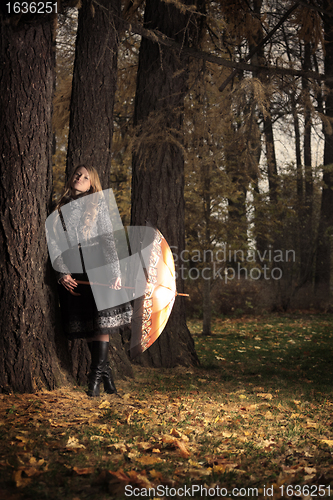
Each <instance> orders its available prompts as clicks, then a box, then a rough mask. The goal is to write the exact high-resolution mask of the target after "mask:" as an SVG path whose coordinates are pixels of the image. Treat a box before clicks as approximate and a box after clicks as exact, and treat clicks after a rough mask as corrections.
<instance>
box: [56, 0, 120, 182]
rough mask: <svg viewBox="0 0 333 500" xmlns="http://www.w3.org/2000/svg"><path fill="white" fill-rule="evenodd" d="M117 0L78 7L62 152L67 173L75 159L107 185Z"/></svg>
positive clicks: (91, 0) (88, 1) (86, 0)
mask: <svg viewBox="0 0 333 500" xmlns="http://www.w3.org/2000/svg"><path fill="white" fill-rule="evenodd" d="M119 16H120V0H111V1H110V0H99V1H98V2H95V1H94V0H83V1H82V7H81V8H80V10H79V19H78V29H77V38H76V49H75V62H74V73H73V85H72V97H71V104H70V122H69V137H68V151H67V172H66V173H67V176H68V174H69V173H70V172H71V171H72V169H73V168H75V167H77V166H78V165H80V164H83V165H84V164H89V165H91V166H93V167H95V168H96V170H97V171H98V173H99V176H100V179H101V183H102V187H103V189H106V188H108V187H109V186H110V181H109V178H110V168H111V143H112V134H113V107H114V100H115V91H116V81H117V53H118V25H119Z"/></svg>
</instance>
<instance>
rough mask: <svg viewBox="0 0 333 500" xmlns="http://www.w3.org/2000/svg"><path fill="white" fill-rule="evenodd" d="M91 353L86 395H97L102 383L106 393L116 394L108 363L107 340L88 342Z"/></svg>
mask: <svg viewBox="0 0 333 500" xmlns="http://www.w3.org/2000/svg"><path fill="white" fill-rule="evenodd" d="M88 347H89V350H90V354H91V369H90V374H89V385H88V396H99V385H100V383H101V382H103V384H104V391H105V392H106V393H107V394H117V389H116V386H115V385H114V381H113V377H112V372H111V368H110V366H109V364H108V349H109V342H103V341H99V340H97V341H93V342H88Z"/></svg>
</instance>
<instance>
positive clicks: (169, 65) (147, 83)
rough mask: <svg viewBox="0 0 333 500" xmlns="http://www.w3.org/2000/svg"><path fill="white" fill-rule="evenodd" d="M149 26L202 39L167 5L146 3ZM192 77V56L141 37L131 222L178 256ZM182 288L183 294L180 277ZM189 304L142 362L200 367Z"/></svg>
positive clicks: (191, 20)
mask: <svg viewBox="0 0 333 500" xmlns="http://www.w3.org/2000/svg"><path fill="white" fill-rule="evenodd" d="M144 25H145V27H147V28H150V29H157V30H159V31H160V32H162V33H163V34H165V35H167V36H168V37H172V38H174V39H175V41H176V42H179V43H181V44H182V45H184V46H188V45H189V44H190V43H192V44H195V43H196V40H197V39H198V30H199V28H198V22H197V15H196V14H194V13H191V12H190V11H189V10H186V11H179V10H178V9H177V7H176V6H175V5H174V4H170V3H166V2H164V1H160V0H148V1H147V3H146V10H145V19H144ZM187 73H188V57H187V56H184V55H183V54H182V52H181V50H180V51H179V50H178V51H176V50H174V49H172V48H167V47H162V46H161V45H159V44H158V43H155V42H152V41H151V40H148V39H146V38H143V39H142V42H141V47H140V55H139V68H138V77H137V90H136V101H135V115H134V122H135V125H137V126H138V132H137V141H136V145H135V151H134V154H133V164H132V168H133V174H132V215H131V224H132V225H145V224H146V221H150V222H151V223H152V224H153V225H154V226H156V227H158V229H159V230H160V231H161V232H162V234H163V235H164V236H165V238H166V240H167V241H168V243H169V245H170V246H173V247H175V248H176V249H177V250H176V252H177V253H178V255H181V252H182V250H184V248H185V229H184V155H183V150H182V143H183V137H182V118H183V106H184V96H185V93H186V91H187ZM178 260H179V259H178ZM177 264H178V262H177ZM177 289H178V291H179V292H181V291H182V290H183V282H182V280H181V279H180V277H178V279H177ZM184 302H185V299H184V298H182V297H176V300H175V304H174V308H173V311H172V313H171V316H170V318H169V321H168V324H167V326H166V328H165V330H164V332H163V333H162V335H161V336H160V337H159V339H158V340H157V341H156V342H155V343H154V344H153V345H152V346H151V347H150V348H149V350H148V351H146V352H145V353H144V354H143V355H142V356H141V357H140V359H139V362H141V363H143V364H149V365H151V366H165V367H172V366H175V365H193V364H197V363H198V358H197V355H196V352H195V348H194V342H193V340H192V337H191V335H190V332H189V330H188V328H187V326H186V319H185V303H184Z"/></svg>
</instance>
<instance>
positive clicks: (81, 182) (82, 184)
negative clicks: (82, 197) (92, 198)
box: [71, 167, 91, 195]
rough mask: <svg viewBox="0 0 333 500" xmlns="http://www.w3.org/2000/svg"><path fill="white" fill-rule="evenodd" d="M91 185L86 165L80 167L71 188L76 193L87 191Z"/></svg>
mask: <svg viewBox="0 0 333 500" xmlns="http://www.w3.org/2000/svg"><path fill="white" fill-rule="evenodd" d="M90 187H91V182H90V177H89V173H88V170H87V169H86V168H84V167H79V168H78V169H77V170H76V171H75V174H74V177H73V180H72V184H71V188H72V189H73V191H74V194H75V195H79V194H82V193H86V192H87V191H89V189H90Z"/></svg>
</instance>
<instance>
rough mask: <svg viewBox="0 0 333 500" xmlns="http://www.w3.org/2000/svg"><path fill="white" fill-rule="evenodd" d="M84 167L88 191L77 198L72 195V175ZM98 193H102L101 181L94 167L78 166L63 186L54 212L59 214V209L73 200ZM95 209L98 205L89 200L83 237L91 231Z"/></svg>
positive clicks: (95, 213)
mask: <svg viewBox="0 0 333 500" xmlns="http://www.w3.org/2000/svg"><path fill="white" fill-rule="evenodd" d="M81 167H84V168H85V169H86V170H87V172H88V174H89V180H90V189H89V191H87V192H86V193H83V194H80V195H79V196H75V195H74V191H73V188H72V181H73V179H74V175H75V173H76V171H77V170H78V169H79V168H81ZM98 191H102V185H101V181H100V179H99V175H98V172H97V170H96V169H95V168H94V167H90V166H86V165H78V166H77V167H76V168H75V169H74V170H73V171H72V173H71V175H70V176H69V177H68V180H67V182H66V184H65V190H64V193H63V194H62V196H61V197H60V199H59V201H58V203H57V204H56V207H55V210H57V211H58V212H59V210H60V208H61V207H62V206H63V205H66V203H69V202H70V201H72V200H73V199H75V198H82V197H84V196H87V195H89V194H93V193H97V192H98ZM97 208H98V203H96V201H95V202H94V201H93V200H92V199H91V202H90V203H87V208H86V211H85V217H84V227H85V231H84V232H85V233H86V234H85V235H86V236H88V235H89V234H90V231H91V226H92V223H93V221H94V219H95V217H96V215H97Z"/></svg>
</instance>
